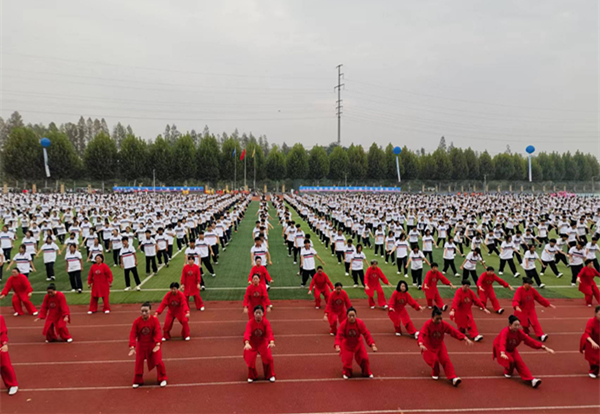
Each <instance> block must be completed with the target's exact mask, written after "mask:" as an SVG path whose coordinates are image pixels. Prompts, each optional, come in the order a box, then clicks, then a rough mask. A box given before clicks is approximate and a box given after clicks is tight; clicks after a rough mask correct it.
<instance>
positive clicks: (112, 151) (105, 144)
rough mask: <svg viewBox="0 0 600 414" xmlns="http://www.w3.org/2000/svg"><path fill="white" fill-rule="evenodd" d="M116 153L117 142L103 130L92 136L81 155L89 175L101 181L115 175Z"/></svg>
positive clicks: (116, 166) (116, 165)
mask: <svg viewBox="0 0 600 414" xmlns="http://www.w3.org/2000/svg"><path fill="white" fill-rule="evenodd" d="M118 155H119V154H118V152H117V144H116V143H115V141H114V140H112V139H111V138H110V137H109V136H108V135H106V134H105V133H104V132H101V133H99V134H98V135H96V137H95V138H92V140H91V141H90V142H89V143H88V144H87V146H86V148H85V153H84V156H83V163H84V165H85V170H86V172H87V174H88V175H89V177H90V178H92V179H94V180H102V181H104V180H108V179H110V178H115V177H117V168H118Z"/></svg>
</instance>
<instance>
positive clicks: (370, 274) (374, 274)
mask: <svg viewBox="0 0 600 414" xmlns="http://www.w3.org/2000/svg"><path fill="white" fill-rule="evenodd" d="M380 279H381V280H382V281H383V283H385V284H386V285H389V284H390V282H389V281H388V280H387V278H386V277H385V275H384V274H383V272H382V271H381V269H380V268H379V267H376V268H375V269H373V268H372V267H371V266H369V268H368V269H367V273H366V274H365V282H366V284H367V286H368V287H369V288H368V289H365V293H366V294H367V296H368V297H369V306H375V301H374V300H373V298H374V296H375V292H377V303H378V304H379V306H381V307H384V306H385V294H384V293H383V289H382V288H381V283H380V282H379V280H380Z"/></svg>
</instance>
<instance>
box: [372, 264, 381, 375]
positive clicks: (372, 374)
mask: <svg viewBox="0 0 600 414" xmlns="http://www.w3.org/2000/svg"><path fill="white" fill-rule="evenodd" d="M381 257H383V256H381ZM369 378H373V374H371V375H369Z"/></svg>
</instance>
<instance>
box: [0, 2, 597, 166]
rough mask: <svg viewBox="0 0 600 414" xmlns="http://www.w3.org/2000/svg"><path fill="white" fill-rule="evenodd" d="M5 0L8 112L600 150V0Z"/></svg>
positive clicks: (315, 138)
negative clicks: (338, 87)
mask: <svg viewBox="0 0 600 414" xmlns="http://www.w3.org/2000/svg"><path fill="white" fill-rule="evenodd" d="M1 4H2V10H1V11H0V15H1V18H2V40H1V52H2V54H1V55H0V56H1V59H2V71H1V72H0V74H1V81H2V85H1V90H2V100H1V105H2V108H1V111H0V112H1V113H0V114H1V116H2V117H4V118H5V119H6V118H7V117H8V116H9V115H10V113H12V112H13V111H14V110H19V111H20V112H21V114H22V115H23V117H24V119H25V121H26V122H33V123H36V122H43V123H45V124H47V123H49V122H50V121H55V122H56V123H57V124H59V123H62V122H69V121H70V122H77V120H78V119H79V116H80V115H83V116H84V117H85V118H87V117H91V118H92V119H93V118H102V117H104V118H105V119H106V121H107V122H108V124H109V127H110V128H111V129H112V127H113V126H114V125H115V124H116V123H117V122H118V121H121V122H122V123H124V124H130V125H131V126H132V128H133V130H134V131H135V133H136V134H137V135H140V136H142V137H143V138H145V139H148V140H149V139H152V138H154V137H155V136H156V135H158V134H160V133H162V132H163V131H164V128H165V125H166V124H167V123H170V124H172V123H174V124H176V125H177V127H178V129H179V130H180V131H182V132H185V131H187V130H190V129H196V131H202V129H203V128H204V126H205V125H208V126H209V128H210V130H211V131H212V132H218V133H221V132H223V131H225V132H228V133H230V132H232V131H233V130H234V129H235V128H237V129H238V130H239V131H240V132H244V131H245V132H252V133H253V134H254V135H256V136H258V135H261V134H264V135H266V136H267V137H268V139H269V141H270V142H271V143H276V144H282V143H283V142H284V141H285V142H287V144H288V145H292V144H293V143H295V142H302V143H303V144H304V145H305V146H306V147H312V146H313V145H315V144H322V145H326V144H328V143H330V142H332V141H334V140H336V139H337V118H336V115H335V105H336V103H335V101H336V99H337V95H336V93H334V89H333V87H334V86H335V84H336V83H337V71H336V66H337V65H338V64H340V63H341V64H343V65H344V66H343V72H344V74H345V78H344V80H343V82H344V83H345V89H344V90H342V99H343V105H344V108H343V112H344V113H343V115H342V144H343V145H346V146H348V145H350V144H351V143H355V144H362V145H363V146H365V147H368V146H370V145H371V143H373V142H377V143H378V144H381V145H384V146H385V145H387V144H388V143H389V142H392V143H393V144H394V145H405V144H406V145H408V147H409V148H413V149H419V148H421V147H424V148H425V149H426V150H433V149H435V148H436V147H437V145H438V142H439V139H440V137H441V136H442V135H444V136H445V137H446V140H447V142H448V144H449V143H450V142H454V144H455V145H456V146H462V147H467V146H471V147H473V148H474V149H476V150H484V149H487V150H489V151H490V152H492V153H497V152H501V151H504V150H505V148H506V145H507V144H509V145H510V146H511V148H512V150H513V151H524V148H525V146H527V145H528V144H533V145H535V147H536V149H537V150H538V151H542V150H547V151H554V150H557V151H566V150H571V151H574V150H576V149H580V150H583V151H585V152H593V153H595V154H596V155H600V142H599V131H598V109H599V108H598V96H599V91H598V73H599V68H598V58H599V50H598V46H599V44H598V35H599V30H598V21H599V13H598V2H597V1H595V0H545V1H481V0H473V1H463V0H461V1H444V0H439V1H432V0H431V1H428V0H421V1H418V2H417V1H410V2H404V1H395V0H389V1H383V0H380V1H368V2H367V1H358V0H346V1H341V0H340V1H323V0H320V1H316V0H315V1H307V0H304V1H290V0H273V1H271V0H260V1H251V0H237V1H227V0H223V1H198V0H178V1H158V0H126V1H123V0H118V1H117V0H104V1H97V2H88V1H86V2H82V1H75V0H57V1H48V0H44V1H42V0H27V1H24V0H3V1H1Z"/></svg>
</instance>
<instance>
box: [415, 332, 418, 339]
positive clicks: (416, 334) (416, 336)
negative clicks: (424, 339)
mask: <svg viewBox="0 0 600 414" xmlns="http://www.w3.org/2000/svg"><path fill="white" fill-rule="evenodd" d="M415 339H419V331H417V332H415Z"/></svg>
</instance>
